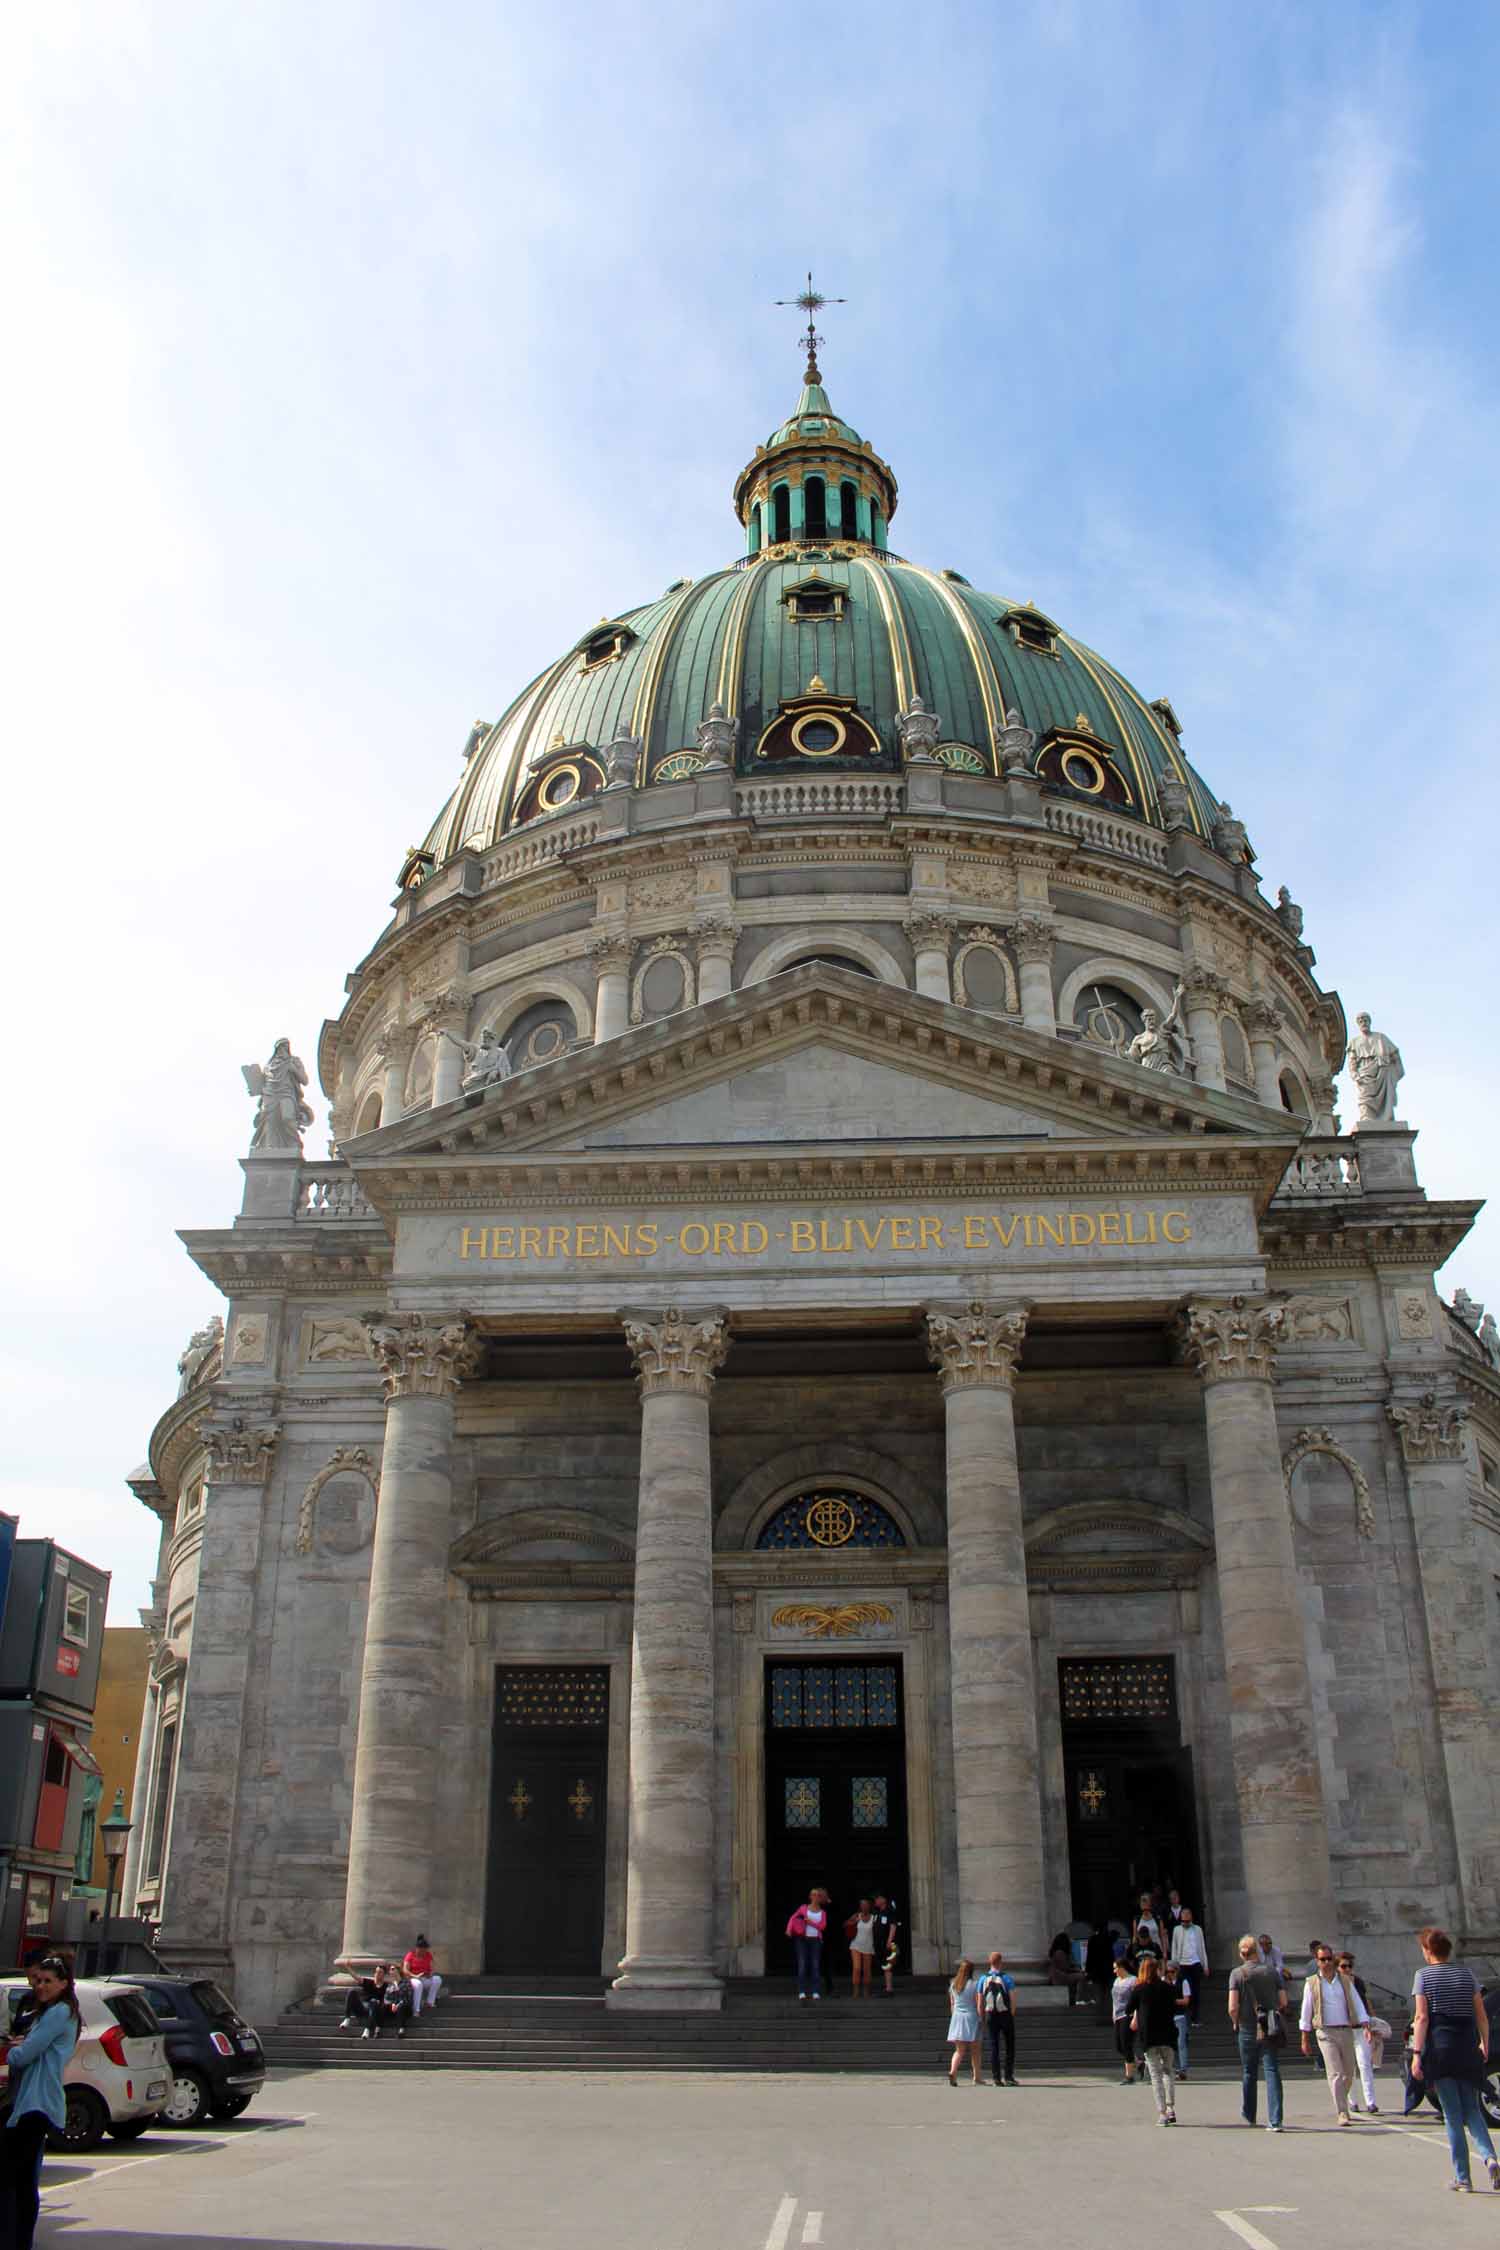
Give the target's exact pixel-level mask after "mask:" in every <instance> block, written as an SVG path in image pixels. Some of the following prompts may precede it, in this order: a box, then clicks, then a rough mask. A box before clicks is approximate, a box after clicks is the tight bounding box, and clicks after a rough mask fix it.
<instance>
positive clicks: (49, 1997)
mask: <svg viewBox="0 0 1500 2250" xmlns="http://www.w3.org/2000/svg"><path fill="white" fill-rule="evenodd" d="M28 1981H29V1983H30V1985H31V1989H32V1993H33V1995H34V1997H35V1999H36V2003H37V2015H36V2017H35V2020H34V2021H33V2023H32V2025H31V2028H30V2030H29V2031H27V2032H26V2034H25V2036H24V2037H23V2038H21V2039H7V2040H6V2041H5V2042H4V2043H3V2047H0V2053H3V2055H4V2059H5V2061H6V2063H7V2064H8V2065H9V2067H10V2081H11V2086H12V2088H13V2097H12V2100H11V2105H10V2115H9V2116H8V2117H7V2118H6V2120H5V2127H4V2130H3V2131H0V2244H3V2245H4V2250H31V2245H32V2242H33V2240H34V2239H35V2235H36V2222H37V2213H38V2212H39V2211H40V2209H41V2180H42V2156H43V2152H44V2151H45V2149H46V2145H47V2135H48V2133H49V2132H50V2131H51V2130H52V2129H53V2128H54V2127H55V2128H56V2129H57V2130H58V2131H61V2129H62V2127H63V2124H64V2122H65V2120H66V2118H67V2114H68V2112H67V2098H66V2096H65V2095H64V2093H63V2068H64V2065H65V2064H66V2063H67V2060H68V2057H69V2056H70V2055H71V2054H72V2052H73V2049H74V2048H75V2047H76V2046H77V2044H78V2025H79V2017H78V1994H77V1992H76V1991H75V1990H74V1986H73V1965H72V1963H71V1962H70V1961H68V1960H67V1959H65V1957H64V1956H63V1955H62V1954H61V1953H46V1954H43V1956H42V1958H41V1960H40V1961H37V1962H35V1963H33V1965H32V1968H31V1970H30V1971H29V1973H28Z"/></svg>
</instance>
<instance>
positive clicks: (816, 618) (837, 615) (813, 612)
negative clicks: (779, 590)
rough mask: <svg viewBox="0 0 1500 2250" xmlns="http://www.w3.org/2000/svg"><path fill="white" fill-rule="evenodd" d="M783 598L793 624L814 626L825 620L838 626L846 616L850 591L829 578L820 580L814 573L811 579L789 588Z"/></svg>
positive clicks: (803, 580) (800, 581) (803, 579)
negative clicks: (845, 607)
mask: <svg viewBox="0 0 1500 2250" xmlns="http://www.w3.org/2000/svg"><path fill="white" fill-rule="evenodd" d="M781 598H782V600H783V601H784V602H785V603H786V613H787V616H788V617H789V618H790V619H791V620H792V622H793V624H796V625H803V624H813V623H818V622H821V621H823V620H825V619H826V620H831V621H832V622H833V623H834V624H837V623H838V621H839V620H840V619H841V618H842V616H843V614H844V604H845V602H846V600H847V599H848V591H847V588H845V587H843V586H835V585H834V584H833V583H832V582H831V580H829V579H827V578H820V577H819V575H818V573H817V572H816V571H814V572H813V573H812V576H811V577H810V578H799V579H798V581H797V583H796V585H795V586H788V588H787V589H786V592H785V593H784V594H783V595H782V597H781Z"/></svg>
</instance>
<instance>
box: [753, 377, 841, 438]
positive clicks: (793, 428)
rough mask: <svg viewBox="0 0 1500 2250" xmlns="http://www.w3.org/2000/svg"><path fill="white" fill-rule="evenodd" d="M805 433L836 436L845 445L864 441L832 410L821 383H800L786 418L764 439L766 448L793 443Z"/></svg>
mask: <svg viewBox="0 0 1500 2250" xmlns="http://www.w3.org/2000/svg"><path fill="white" fill-rule="evenodd" d="M805 437H821V438H837V439H839V440H840V442H841V443H842V444H844V445H862V444H863V443H864V440H863V438H862V437H861V436H860V434H859V432H858V430H856V429H855V428H854V427H853V426H852V425H851V424H850V423H848V422H844V421H841V420H840V419H839V417H838V415H837V414H835V413H834V411H833V408H832V407H831V406H830V405H829V403H828V393H827V392H826V391H825V390H824V388H823V386H822V384H821V383H804V384H803V386H802V396H801V397H800V398H799V399H798V401H797V403H796V405H795V406H794V407H793V408H792V411H791V413H790V415H789V416H788V418H787V419H786V421H784V422H783V423H782V424H781V426H780V427H779V428H778V429H774V430H773V431H772V432H771V434H770V436H769V437H768V438H767V439H766V451H767V452H768V453H774V452H775V450H776V448H777V447H778V446H780V445H794V444H796V442H797V440H798V439H799V438H805Z"/></svg>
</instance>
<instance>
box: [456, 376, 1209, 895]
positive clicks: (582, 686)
mask: <svg viewBox="0 0 1500 2250" xmlns="http://www.w3.org/2000/svg"><path fill="white" fill-rule="evenodd" d="M812 388H814V386H809V389H812ZM806 395H807V393H804V397H805V396H806ZM814 575H816V577H817V578H818V579H819V580H820V581H821V582H822V583H823V584H825V585H828V586H831V587H833V588H834V589H836V590H837V591H839V592H840V593H841V594H842V595H843V600H844V613H843V616H842V617H841V618H839V619H838V620H836V621H835V620H834V619H833V618H831V617H829V618H820V619H818V620H816V621H807V620H804V621H803V622H800V623H799V622H796V621H794V619H793V618H792V616H791V615H790V613H789V609H788V604H787V601H786V599H785V597H786V595H787V593H788V591H789V590H790V589H791V588H793V587H795V586H797V585H798V584H799V583H801V582H803V581H805V580H806V579H808V578H810V577H812V576H814ZM1016 610H1021V611H1024V612H1026V613H1028V614H1034V613H1032V612H1031V610H1030V605H1029V604H1025V603H1017V602H1015V601H1013V600H1011V599H1009V598H1007V597H1005V596H1003V595H998V594H986V593H982V592H980V591H979V590H978V589H976V588H975V587H973V586H969V585H967V584H965V583H964V582H963V581H962V580H961V579H958V578H957V577H955V576H954V575H952V574H951V573H949V574H943V573H939V572H935V571H930V570H924V569H922V568H921V567H919V566H918V565H917V564H915V563H909V562H902V561H899V560H896V559H895V558H893V557H878V556H877V555H876V554H875V553H874V552H873V551H872V550H871V549H870V548H869V547H865V546H857V547H850V546H848V545H846V544H844V543H842V542H835V543H832V544H830V545H828V546H824V547H822V548H814V547H811V546H806V545H804V546H802V547H800V548H798V549H795V550H789V549H786V548H782V549H779V550H777V551H776V552H775V553H773V554H768V555H760V556H756V557H753V558H751V559H750V560H749V561H747V562H744V563H740V564H737V565H735V566H733V567H731V568H729V569H727V570H721V571H716V572H714V573H712V574H711V575H710V576H708V577H705V578H700V579H698V580H696V581H694V582H692V583H686V584H683V585H681V586H679V587H678V588H676V589H674V590H673V591H672V592H671V593H669V594H666V595H664V596H662V598H661V599H660V600H658V601H655V602H650V603H648V604H646V605H645V606H644V607H642V608H640V609H634V610H629V611H626V612H624V613H623V614H622V615H621V616H620V617H618V618H613V619H611V620H609V627H608V629H609V630H610V631H621V632H624V633H627V634H628V635H630V636H631V637H630V638H629V639H628V641H627V642H626V645H625V646H624V648H623V651H622V653H621V654H620V655H619V656H617V657H615V658H614V659H613V660H611V661H609V662H606V663H602V664H595V665H593V666H590V667H587V668H586V667H585V663H584V657H583V648H584V645H585V643H586V642H587V641H588V639H589V638H590V636H589V635H587V634H585V635H582V636H580V640H579V641H578V642H576V643H575V644H574V645H573V647H572V648H570V649H569V651H568V652H567V654H566V655H564V656H562V657H560V658H559V659H558V661H557V662H556V663H555V664H553V665H551V666H550V667H549V668H548V670H547V671H545V672H543V673H541V674H539V675H538V677H537V679H535V680H534V681H533V682H532V683H531V685H530V686H529V687H528V688H527V689H526V690H525V691H524V693H523V694H521V695H520V696H518V697H517V698H516V700H515V702H514V703H513V704H512V705H511V706H510V708H509V709H508V710H507V712H506V713H505V715H504V717H503V718H502V719H501V720H500V721H499V722H498V724H497V725H496V726H495V727H494V728H493V729H492V730H491V731H490V733H489V735H488V736H487V737H486V739H485V740H484V742H483V743H482V745H481V746H480V748H479V749H478V751H477V752H476V753H475V755H474V757H473V758H472V760H471V761H470V764H469V767H468V770H467V771H466V773H465V775H464V777H463V780H462V782H461V783H460V785H459V787H458V789H457V790H456V791H455V792H454V794H453V796H452V797H451V798H450V800H449V802H448V804H447V805H446V806H445V808H444V810H443V812H442V813H441V814H440V815H439V817H438V819H437V821H436V822H435V824H434V826H433V828H432V830H431V832H430V834H429V836H428V839H427V848H428V849H429V850H431V851H432V852H433V853H434V855H435V857H436V858H437V860H438V861H442V860H443V859H444V858H446V857H447V856H449V855H450V854H451V853H452V852H454V851H456V850H458V849H459V848H460V847H461V846H463V845H469V846H471V847H483V846H484V845H487V844H489V843H491V842H493V841H494V840H495V839H496V837H497V836H499V835H501V834H503V833H504V832H505V830H506V829H507V827H508V826H509V825H510V822H511V817H512V807H513V805H514V804H515V802H516V799H517V798H518V796H519V795H520V793H521V791H522V789H523V788H524V786H525V783H526V779H527V777H528V775H529V774H530V773H531V772H532V771H533V770H534V768H535V767H536V766H537V765H538V763H540V762H542V761H544V760H545V759H546V757H547V756H548V754H549V753H550V752H551V751H552V750H553V749H554V748H555V747H556V745H557V744H558V743H559V742H561V743H564V744H567V745H570V746H578V745H582V744H589V745H592V746H594V747H595V748H602V747H603V746H604V745H605V744H606V743H608V742H609V741H610V740H611V739H612V738H613V737H614V736H615V735H617V734H618V733H619V732H620V731H621V729H622V725H623V727H624V730H625V731H626V732H628V733H630V734H633V735H635V736H637V737H639V738H640V740H641V742H642V744H643V746H644V748H643V757H642V761H641V771H640V775H639V776H638V778H639V779H640V780H642V781H643V782H645V783H647V784H649V783H650V782H651V781H652V779H653V778H655V776H656V775H657V773H658V770H659V768H660V767H661V765H662V763H663V761H664V760H666V759H668V758H670V757H672V756H673V755H674V754H675V753H677V752H680V751H688V752H690V753H692V752H694V751H695V750H696V747H697V728H698V725H699V722H700V721H701V720H703V719H704V718H706V717H707V716H708V714H709V711H710V709H711V707H712V706H713V705H714V704H715V703H722V704H723V705H724V707H725V709H726V710H727V711H728V712H729V714H730V716H731V717H732V718H734V719H736V720H737V721H738V725H739V747H738V755H737V765H738V768H739V770H740V772H741V773H744V774H746V775H751V774H755V773H757V772H759V773H764V772H766V771H767V768H766V767H765V766H764V765H757V763H756V760H755V755H754V753H755V749H756V745H757V743H758V742H759V740H760V738H761V736H762V735H763V734H764V732H765V730H766V728H767V727H768V726H770V725H771V723H772V722H773V720H775V719H776V717H777V716H778V713H779V711H780V708H781V706H782V704H783V703H785V702H786V701H788V700H789V699H791V698H794V697H798V696H805V695H806V694H807V693H808V691H809V688H810V686H811V683H812V681H813V679H814V677H817V678H819V679H821V681H822V682H823V683H824V685H825V687H826V689H827V691H828V693H829V694H830V695H831V696H832V697H835V698H848V699H850V700H852V701H853V703H854V704H855V706H856V708H857V709H858V711H859V712H860V714H861V715H862V716H863V717H864V718H865V719H866V720H867V721H868V723H869V725H870V726H871V727H872V728H873V729H874V731H875V733H876V735H877V736H878V737H879V740H880V744H881V746H882V750H883V752H884V753H885V756H886V758H887V759H888V760H889V762H890V763H892V764H895V763H896V762H898V760H899V747H898V743H897V735H896V719H897V715H898V713H899V712H900V711H901V710H902V709H903V708H904V707H905V705H906V704H907V703H908V702H909V701H910V698H911V696H912V694H913V693H916V694H919V695H921V696H922V697H923V698H924V700H925V701H926V702H927V703H928V704H929V705H930V706H931V707H932V708H933V709H934V710H935V711H936V712H937V713H938V715H939V717H940V719H941V721H942V734H941V739H942V740H943V742H944V743H955V744H960V745H964V746H966V747H967V748H968V749H970V750H971V751H972V752H973V753H974V754H975V756H976V757H977V759H978V760H979V761H980V764H981V765H982V768H983V770H984V771H986V772H989V773H994V772H995V771H996V770H997V764H998V759H997V752H996V746H995V732H996V729H997V728H999V727H1001V726H1003V725H1004V723H1005V714H1006V713H1007V712H1008V711H1011V710H1015V711H1018V712H1019V713H1020V716H1021V719H1022V721H1023V723H1024V724H1025V725H1026V726H1028V727H1030V728H1031V729H1032V730H1033V732H1034V733H1036V734H1037V735H1038V737H1046V736H1047V735H1048V734H1049V733H1051V732H1052V731H1053V730H1055V729H1064V730H1069V731H1071V730H1073V729H1074V728H1075V726H1076V723H1077V721H1078V720H1079V718H1080V717H1082V718H1083V719H1084V720H1086V721H1087V727H1088V731H1089V732H1090V733H1091V734H1092V736H1093V737H1094V738H1095V739H1096V740H1097V742H1098V743H1099V744H1100V745H1101V746H1103V747H1104V748H1106V749H1108V750H1110V751H1112V752H1113V754H1114V757H1115V760H1116V762H1117V764H1118V766H1119V768H1120V770H1121V772H1122V773H1123V774H1124V776H1125V778H1126V781H1127V783H1128V785H1129V788H1130V793H1131V799H1132V803H1131V807H1130V810H1131V811H1132V812H1133V813H1134V814H1135V815H1136V816H1137V817H1139V818H1143V819H1145V820H1147V821H1150V822H1151V823H1152V824H1153V825H1156V826H1159V825H1161V813H1160V806H1159V801H1158V798H1157V794H1156V782H1157V780H1158V779H1159V778H1160V777H1161V776H1162V775H1164V774H1168V775H1173V776H1177V777H1180V778H1181V779H1184V780H1185V781H1186V782H1187V783H1188V785H1189V789H1190V792H1191V797H1192V805H1193V814H1194V821H1195V825H1196V826H1197V827H1198V828H1199V830H1200V832H1201V833H1204V834H1207V833H1208V831H1209V828H1210V826H1211V824H1212V820H1213V817H1214V810H1215V799H1214V795H1213V792H1212V791H1211V790H1210V789H1209V788H1208V787H1207V785H1206V784H1205V783H1204V782H1203V781H1202V780H1201V779H1200V777H1199V776H1198V775H1197V774H1196V773H1195V772H1194V771H1193V769H1192V768H1191V767H1190V766H1189V765H1188V764H1187V763H1186V761H1185V760H1184V758H1183V756H1182V753H1181V751H1180V749H1179V748H1178V747H1177V744H1176V741H1175V738H1174V736H1173V735H1172V733H1171V731H1170V729H1169V728H1168V727H1167V725H1166V723H1165V721H1164V720H1163V718H1162V717H1161V716H1160V714H1159V713H1157V712H1156V711H1154V710H1152V708H1151V706H1150V704H1149V703H1148V702H1147V701H1146V699H1145V698H1144V697H1143V696H1141V695H1140V694H1139V693H1138V691H1137V690H1136V689H1135V688H1133V687H1132V686H1131V685H1130V683H1129V682H1128V681H1127V680H1126V679H1125V678H1124V677H1123V675H1122V674H1121V673H1119V672H1118V671H1116V670H1115V668H1114V667H1113V666H1112V665H1110V664H1108V663H1106V662H1105V661H1104V659H1103V658H1102V657H1100V656H1098V655H1096V654H1095V652H1094V651H1093V650H1092V649H1090V648H1088V647H1087V646H1086V645H1085V644H1084V643H1083V642H1081V641H1077V640H1075V639H1073V638H1072V637H1071V636H1070V635H1069V634H1067V633H1065V632H1063V631H1062V630H1061V629H1057V631H1056V638H1055V642H1054V644H1053V645H1054V649H1055V653H1053V654H1046V653H1043V652H1042V651H1041V650H1038V649H1033V648H1028V647H1025V646H1022V645H1019V644H1018V643H1017V641H1016V639H1015V637H1014V635H1013V634H1012V633H1011V631H1010V630H1009V629H1008V627H1007V624H1006V620H1007V618H1008V616H1009V615H1010V614H1011V612H1013V611H1016ZM594 630H595V632H603V631H604V630H605V628H604V627H603V626H602V625H601V626H600V627H596V628H595V629H594ZM776 770H778V771H786V770H787V769H786V768H785V767H782V768H778V769H776ZM794 770H805V769H794ZM825 770H826V769H825ZM1079 801H1080V802H1081V803H1088V802H1090V800H1089V799H1087V798H1082V797H1081V798H1080V799H1079Z"/></svg>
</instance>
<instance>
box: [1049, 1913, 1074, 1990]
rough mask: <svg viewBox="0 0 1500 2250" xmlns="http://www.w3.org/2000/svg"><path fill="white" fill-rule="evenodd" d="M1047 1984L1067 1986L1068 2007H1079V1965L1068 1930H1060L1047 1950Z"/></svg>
mask: <svg viewBox="0 0 1500 2250" xmlns="http://www.w3.org/2000/svg"><path fill="white" fill-rule="evenodd" d="M1047 1982H1048V1983H1049V1984H1065V1985H1066V1986H1067V1988H1068V2006H1069V2007H1070V2008H1076V2007H1077V2005H1078V1984H1079V1970H1078V1964H1077V1962H1076V1961H1075V1960H1074V1959H1073V1940H1072V1939H1071V1938H1070V1937H1069V1935H1068V1933H1067V1931H1066V1930H1059V1931H1058V1933H1057V1935H1056V1937H1055V1938H1054V1939H1053V1940H1052V1943H1051V1944H1050V1945H1049V1946H1048V1948H1047Z"/></svg>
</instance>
